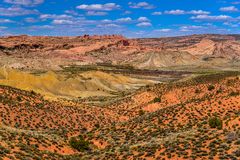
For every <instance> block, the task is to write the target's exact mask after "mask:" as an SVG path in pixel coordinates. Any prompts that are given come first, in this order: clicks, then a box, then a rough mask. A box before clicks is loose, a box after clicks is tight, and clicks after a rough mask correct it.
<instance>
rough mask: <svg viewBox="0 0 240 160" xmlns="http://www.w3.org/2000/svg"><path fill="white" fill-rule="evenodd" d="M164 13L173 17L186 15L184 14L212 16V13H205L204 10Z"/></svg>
mask: <svg viewBox="0 0 240 160" xmlns="http://www.w3.org/2000/svg"><path fill="white" fill-rule="evenodd" d="M164 13H165V14H171V15H184V14H194V15H207V14H210V12H207V11H203V10H191V11H184V10H180V9H177V10H170V11H165V12H164Z"/></svg>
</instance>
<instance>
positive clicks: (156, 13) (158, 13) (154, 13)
mask: <svg viewBox="0 0 240 160" xmlns="http://www.w3.org/2000/svg"><path fill="white" fill-rule="evenodd" d="M152 15H154V16H159V15H162V12H153V13H152Z"/></svg>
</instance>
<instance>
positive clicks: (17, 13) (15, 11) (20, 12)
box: [0, 6, 39, 17]
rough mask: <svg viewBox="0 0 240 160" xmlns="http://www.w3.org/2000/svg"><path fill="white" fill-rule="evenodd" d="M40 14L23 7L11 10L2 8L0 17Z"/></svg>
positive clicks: (11, 8)
mask: <svg viewBox="0 0 240 160" xmlns="http://www.w3.org/2000/svg"><path fill="white" fill-rule="evenodd" d="M38 13H39V12H38V11H37V10H29V9H25V8H21V7H15V6H13V7H9V8H3V7H0V16H9V17H13V16H24V15H30V14H38Z"/></svg>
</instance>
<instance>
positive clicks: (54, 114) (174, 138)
mask: <svg viewBox="0 0 240 160" xmlns="http://www.w3.org/2000/svg"><path fill="white" fill-rule="evenodd" d="M239 85H240V79H239V73H236V72H223V73H216V74H208V75H202V76H198V77H196V78H193V79H190V80H187V81H182V82H172V83H167V84H156V85H152V86H148V87H145V88H141V89H140V90H138V91H137V92H135V93H134V94H133V95H131V96H130V97H129V96H126V97H125V98H123V99H122V100H119V101H116V102H114V103H109V104H106V105H102V106H98V105H87V104H84V103H80V104H79V103H77V102H66V104H64V103H60V102H49V101H46V100H44V99H43V97H42V96H40V95H39V94H36V93H35V92H28V91H22V90H18V89H14V88H10V87H6V86H0V92H1V96H0V115H1V116H0V122H1V127H0V132H1V134H0V135H1V142H0V147H1V152H0V154H1V157H8V159H13V158H14V157H15V158H16V159H21V158H30V159H39V158H41V157H45V158H46V159H106V158H108V159H138V158H144V159H163V158H165V159H238V158H239V156H240V155H239V151H240V148H239V140H240V133H239V129H240V128H239V121H240V119H239V111H240V95H239V93H240V88H239ZM78 135H80V136H81V137H82V138H83V139H84V142H86V143H87V144H88V147H85V149H83V150H82V151H78V150H76V149H74V148H72V147H71V145H70V144H69V141H70V139H71V137H75V136H78ZM86 143H85V144H86Z"/></svg>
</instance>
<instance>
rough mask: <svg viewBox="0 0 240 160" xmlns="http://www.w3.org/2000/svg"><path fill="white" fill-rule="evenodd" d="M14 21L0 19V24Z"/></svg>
mask: <svg viewBox="0 0 240 160" xmlns="http://www.w3.org/2000/svg"><path fill="white" fill-rule="evenodd" d="M13 22H14V21H12V20H10V19H0V23H13Z"/></svg>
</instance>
